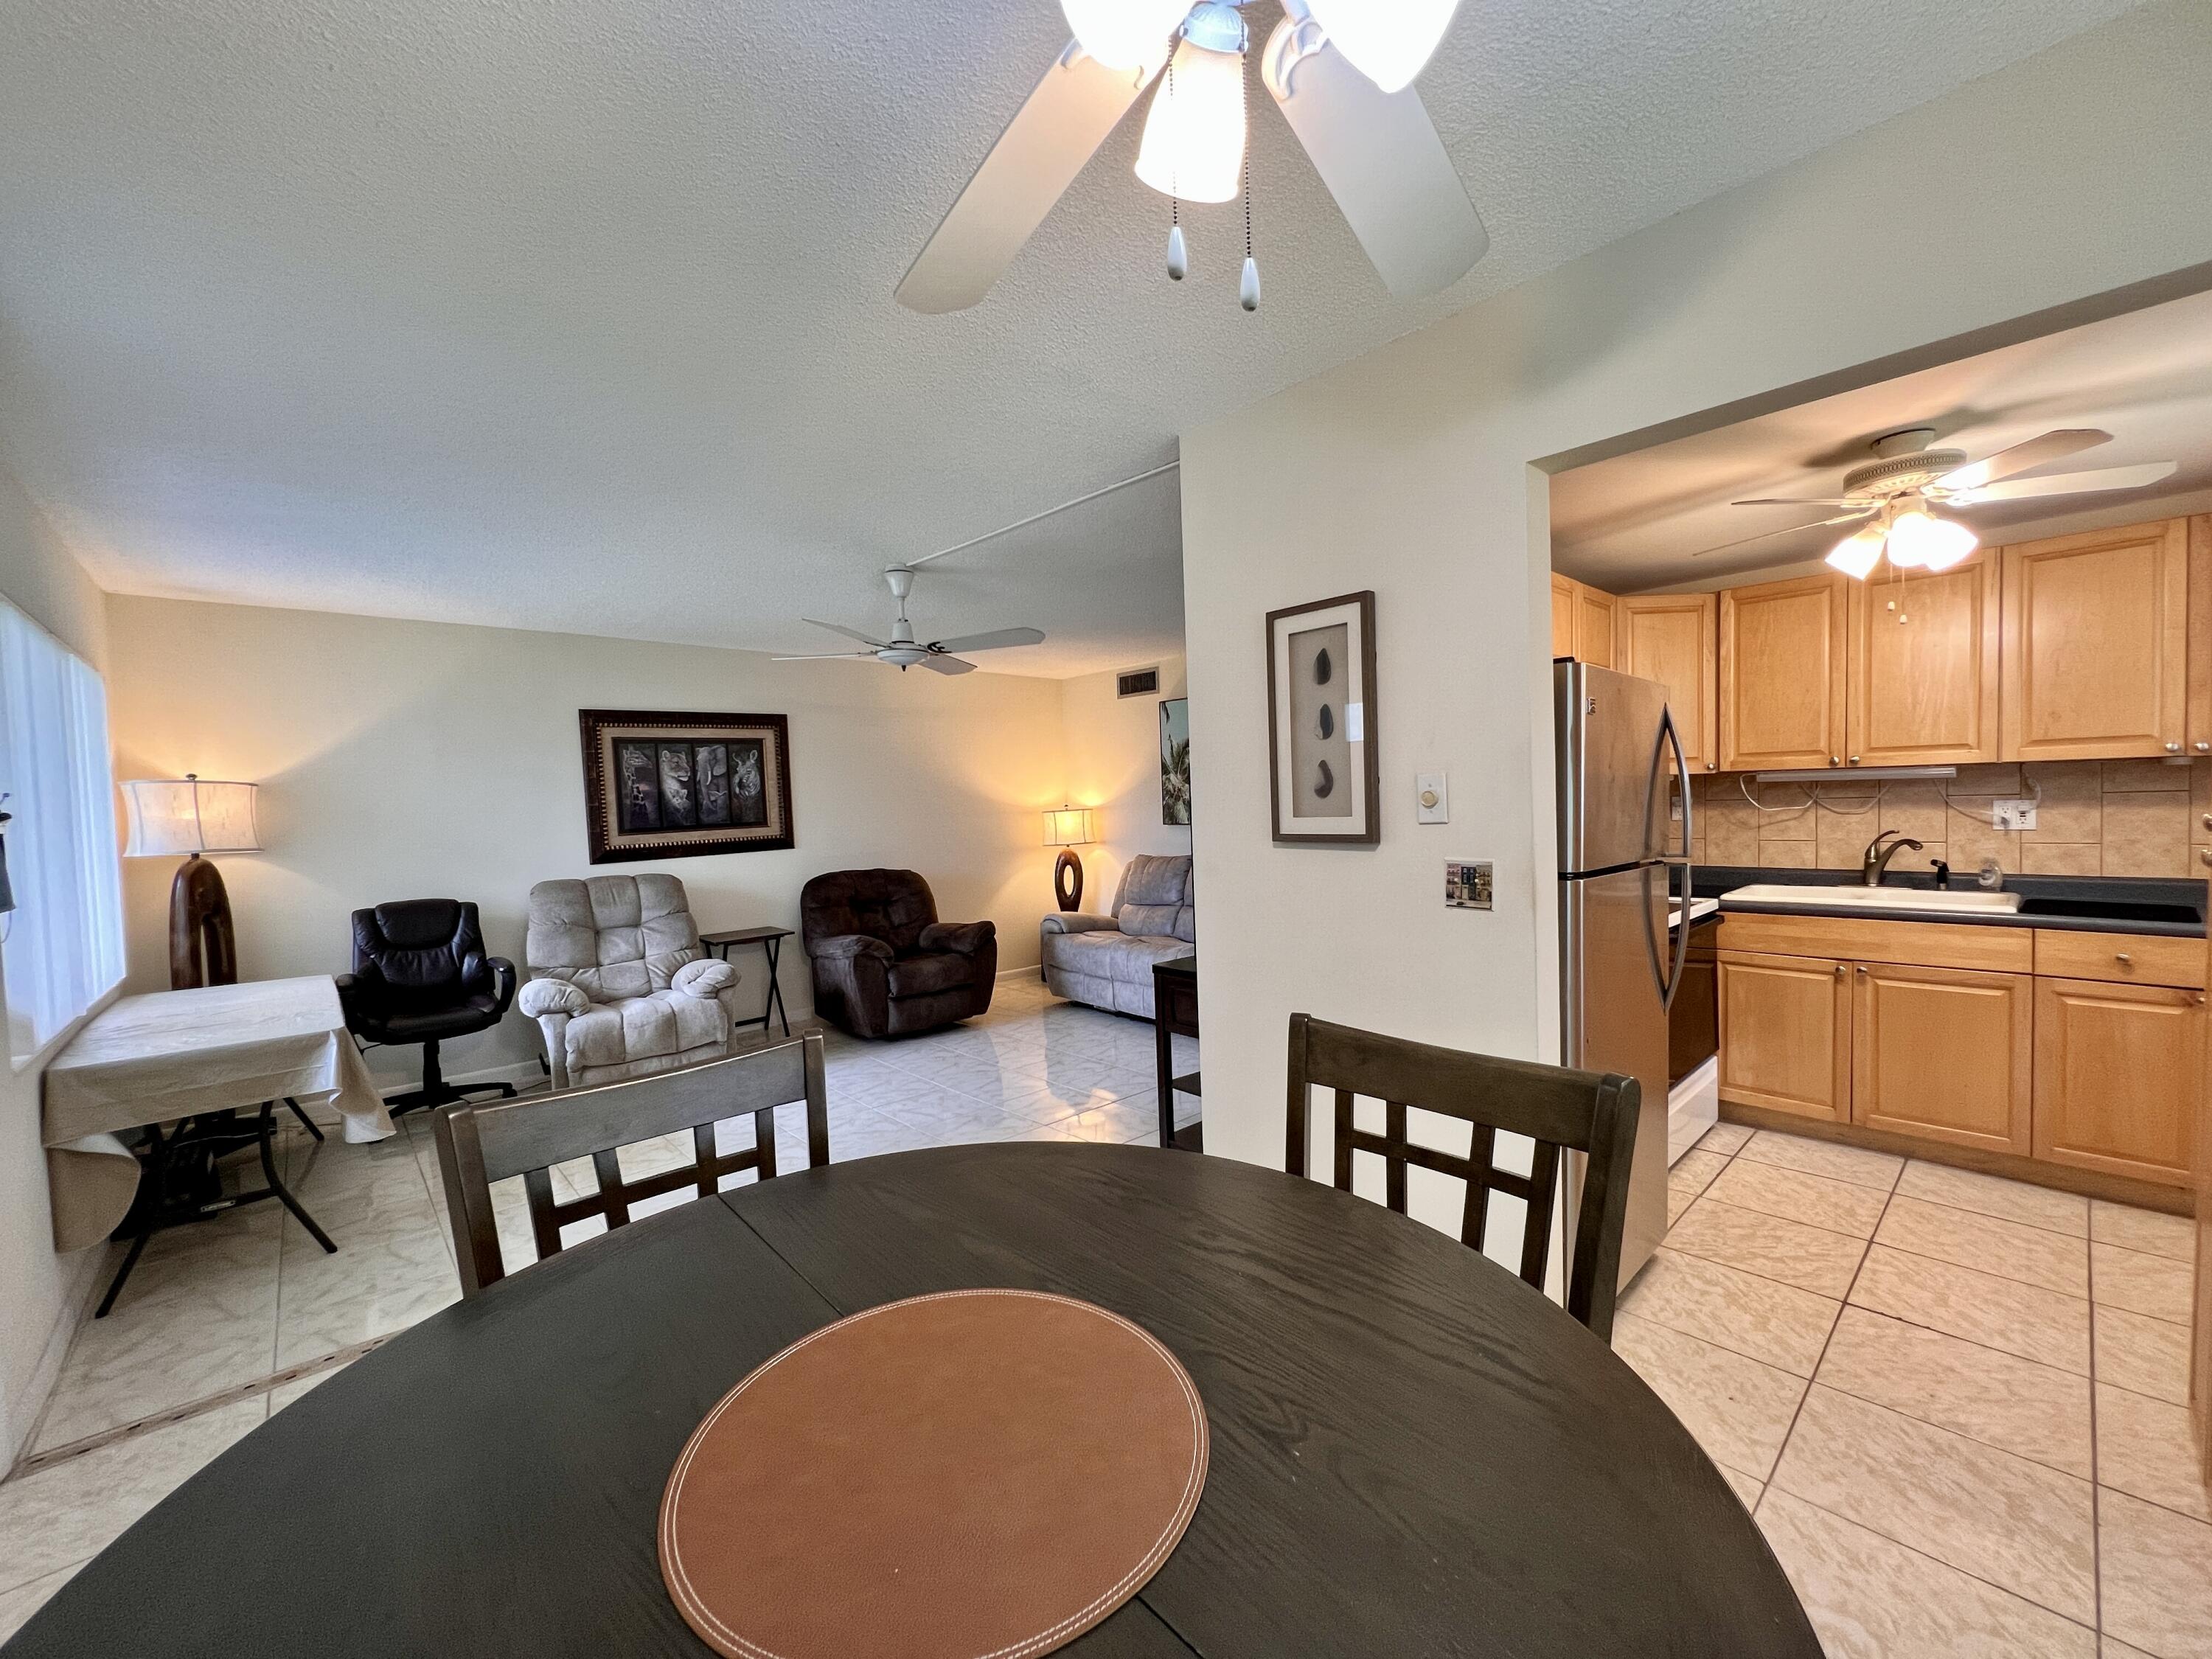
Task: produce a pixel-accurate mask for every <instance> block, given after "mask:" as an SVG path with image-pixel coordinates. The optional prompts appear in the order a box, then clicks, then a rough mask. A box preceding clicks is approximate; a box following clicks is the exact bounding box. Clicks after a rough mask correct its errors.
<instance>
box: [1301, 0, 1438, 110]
mask: <svg viewBox="0 0 2212 1659" xmlns="http://www.w3.org/2000/svg"><path fill="white" fill-rule="evenodd" d="M1306 3H1307V5H1308V7H1309V8H1310V9H1311V11H1312V12H1313V15H1314V19H1315V21H1316V22H1318V23H1319V24H1320V25H1321V26H1322V28H1323V29H1324V30H1325V31H1327V33H1328V38H1329V40H1330V42H1331V43H1332V44H1333V45H1334V46H1335V47H1336V49H1337V50H1338V51H1339V52H1342V53H1343V54H1344V55H1345V56H1346V58H1350V59H1351V60H1352V68H1354V69H1356V70H1358V71H1359V72H1360V73H1361V74H1362V75H1364V76H1366V77H1367V78H1368V79H1369V80H1370V81H1372V82H1374V83H1375V84H1376V86H1378V87H1380V88H1383V91H1385V92H1401V91H1403V90H1404V89H1405V88H1407V87H1409V86H1411V85H1413V81H1414V78H1415V77H1416V76H1419V74H1420V72H1421V71H1422V70H1424V69H1425V68H1427V67H1428V62H1429V59H1430V58H1431V57H1432V56H1433V55H1434V54H1435V52H1436V49H1437V45H1438V43H1439V42H1441V41H1442V40H1443V38H1444V31H1445V30H1446V29H1449V27H1451V21H1452V14H1453V13H1454V12H1455V11H1457V10H1458V9H1459V0H1306Z"/></svg>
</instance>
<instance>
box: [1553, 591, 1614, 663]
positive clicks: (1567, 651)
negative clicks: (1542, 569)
mask: <svg viewBox="0 0 2212 1659" xmlns="http://www.w3.org/2000/svg"><path fill="white" fill-rule="evenodd" d="M1619 604H1620V601H1619V600H1618V599H1614V598H1613V595H1612V594H1610V593H1607V592H1601V591H1600V590H1599V589H1597V588H1595V587H1592V586H1589V584H1588V583H1587V582H1578V581H1577V580H1575V579H1574V578H1573V577H1572V576H1562V575H1561V574H1559V572H1558V571H1556V570H1555V571H1553V573H1552V655H1553V657H1555V658H1556V657H1572V658H1573V659H1575V660H1576V661H1577V662H1586V663H1591V664H1594V665H1595V666H1597V667H1600V668H1610V667H1612V666H1613V632H1614V629H1615V628H1616V627H1617V626H1618V623H1617V622H1616V620H1615V611H1614V607H1615V606H1617V605H1619Z"/></svg>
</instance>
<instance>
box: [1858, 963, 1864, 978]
mask: <svg viewBox="0 0 2212 1659" xmlns="http://www.w3.org/2000/svg"><path fill="white" fill-rule="evenodd" d="M1859 975H1860V977H1861V978H1864V977H1865V975H1866V963H1859Z"/></svg>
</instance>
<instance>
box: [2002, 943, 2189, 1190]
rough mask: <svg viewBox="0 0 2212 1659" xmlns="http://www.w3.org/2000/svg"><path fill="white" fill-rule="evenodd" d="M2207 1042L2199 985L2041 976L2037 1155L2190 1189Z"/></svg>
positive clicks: (2037, 1040)
mask: <svg viewBox="0 0 2212 1659" xmlns="http://www.w3.org/2000/svg"><path fill="white" fill-rule="evenodd" d="M2203 1042H2204V994H2203V992H2201V991H2195V990H2184V989H2179V988H2175V987H2167V986H2162V985H2124V984H2114V983H2109V982H2101V981H2091V980H2069V979H2042V980H2038V981H2036V1008H2035V1048H2036V1056H2035V1141H2034V1152H2035V1156H2036V1157H2038V1158H2047V1159H2050V1160H2051V1161H2052V1162H2053V1163H2058V1164H2075V1165H2077V1166H2079V1167H2081V1168H2082V1169H2087V1170H2104V1171H2106V1173H2108V1174H2112V1175H2123V1176H2134V1177H2135V1178H2136V1179H2137V1180H2139V1181H2154V1182H2160V1184H2162V1185H2166V1186H2186V1185H2188V1184H2189V1182H2190V1181H2191V1178H2192V1176H2191V1171H2192V1170H2193V1169H2194V1167H2195V1165H2194V1158H2195V1152H2196V1139H2197V1135H2196V1119H2197V1079H2198V1075H2199V1073H2200V1072H2201V1070H2202V1068H2203Z"/></svg>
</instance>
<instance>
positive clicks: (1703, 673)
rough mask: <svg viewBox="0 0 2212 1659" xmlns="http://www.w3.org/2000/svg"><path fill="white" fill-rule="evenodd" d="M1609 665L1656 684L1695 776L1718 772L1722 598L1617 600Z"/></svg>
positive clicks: (1677, 596) (1698, 595)
mask: <svg viewBox="0 0 2212 1659" xmlns="http://www.w3.org/2000/svg"><path fill="white" fill-rule="evenodd" d="M1618 616H1619V620H1620V627H1619V647H1618V649H1617V650H1616V651H1615V652H1614V653H1613V665H1614V666H1615V667H1617V668H1619V669H1620V671H1621V672H1623V673H1624V674H1634V675H1636V676H1638V678H1642V679H1647V680H1656V681H1658V682H1659V684H1662V685H1663V686H1665V687H1666V688H1667V706H1668V708H1669V709H1671V710H1672V711H1673V712H1674V727H1675V729H1676V730H1677V731H1678V732H1680V733H1681V734H1682V749H1683V752H1684V753H1685V754H1686V756H1687V757H1688V759H1689V763H1690V769H1691V770H1692V771H1693V772H1712V771H1717V770H1718V769H1719V768H1720V729H1719V728H1720V678H1721V647H1720V598H1719V595H1717V594H1714V593H1672V594H1650V595H1637V594H1630V595H1628V596H1627V597H1626V598H1625V599H1621V600H1620V601H1619V606H1618Z"/></svg>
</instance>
